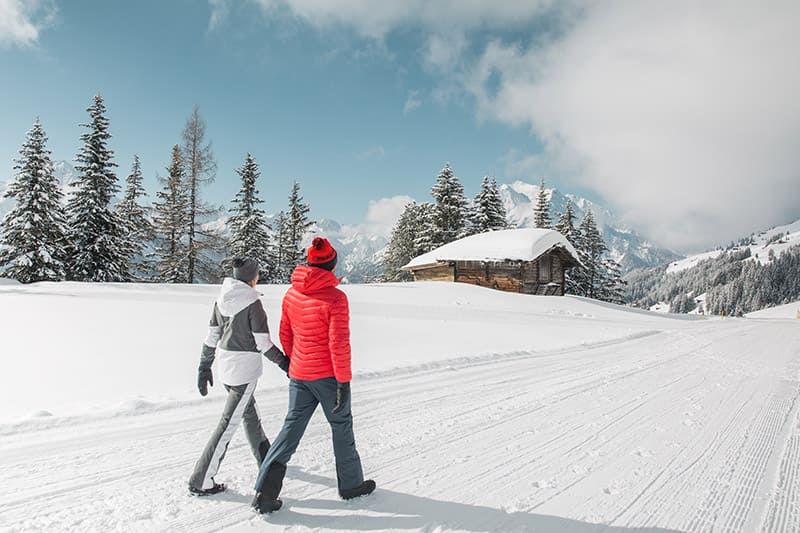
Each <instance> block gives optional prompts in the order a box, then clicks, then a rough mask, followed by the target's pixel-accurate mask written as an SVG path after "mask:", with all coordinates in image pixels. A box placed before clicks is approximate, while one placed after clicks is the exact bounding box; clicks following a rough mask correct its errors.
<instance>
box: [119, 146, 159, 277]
mask: <svg viewBox="0 0 800 533" xmlns="http://www.w3.org/2000/svg"><path fill="white" fill-rule="evenodd" d="M142 181H143V178H142V164H141V162H140V161H139V156H138V155H134V156H133V167H132V168H131V173H130V174H128V177H127V178H126V180H125V182H126V187H125V195H124V196H123V197H122V200H121V201H120V202H119V203H118V204H117V214H118V215H119V217H120V218H121V219H122V222H123V223H124V225H125V235H126V245H127V246H126V249H125V256H126V258H127V262H128V278H129V279H131V280H137V281H140V280H144V279H146V278H147V277H148V274H150V266H149V264H148V263H149V262H148V260H147V258H146V257H145V256H144V252H145V247H146V246H147V244H148V243H150V242H151V241H152V240H153V239H154V238H155V230H154V228H153V223H152V221H151V220H150V211H149V208H147V207H145V206H144V205H142V204H141V203H140V199H144V198H147V191H146V190H145V188H144V185H143V184H142Z"/></svg>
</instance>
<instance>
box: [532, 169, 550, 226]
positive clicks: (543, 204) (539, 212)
mask: <svg viewBox="0 0 800 533" xmlns="http://www.w3.org/2000/svg"><path fill="white" fill-rule="evenodd" d="M550 208H551V206H550V199H549V198H548V197H547V191H546V190H545V188H544V178H542V181H541V183H540V184H539V192H538V193H537V194H536V205H535V206H534V208H533V222H534V224H536V227H537V228H543V229H549V228H550V226H551V220H550Z"/></svg>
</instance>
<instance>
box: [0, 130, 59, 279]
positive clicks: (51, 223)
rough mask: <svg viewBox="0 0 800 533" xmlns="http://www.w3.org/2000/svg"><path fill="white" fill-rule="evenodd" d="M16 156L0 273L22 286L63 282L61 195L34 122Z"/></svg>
mask: <svg viewBox="0 0 800 533" xmlns="http://www.w3.org/2000/svg"><path fill="white" fill-rule="evenodd" d="M19 154H20V157H19V159H17V160H16V161H15V164H14V171H15V176H14V181H13V182H12V183H11V185H10V186H9V188H8V190H7V191H6V192H5V194H4V195H3V196H4V197H5V198H10V199H12V200H14V201H15V205H14V207H13V208H12V209H11V211H10V212H9V213H8V214H7V215H6V216H5V217H4V218H3V221H2V224H0V268H2V270H3V275H4V276H7V277H10V278H13V279H16V280H17V281H20V282H22V283H32V282H35V281H60V280H63V279H64V278H65V276H66V265H65V260H66V254H67V235H66V232H67V230H66V222H65V217H64V210H63V207H62V206H61V200H62V193H61V188H60V185H59V182H58V179H56V177H55V176H54V175H53V162H52V160H51V159H50V150H48V149H47V135H46V134H45V131H44V128H43V127H42V123H41V122H40V121H39V119H36V122H34V124H33V128H31V130H30V131H29V132H28V133H27V136H26V139H25V143H24V144H23V145H22V148H21V149H20V151H19Z"/></svg>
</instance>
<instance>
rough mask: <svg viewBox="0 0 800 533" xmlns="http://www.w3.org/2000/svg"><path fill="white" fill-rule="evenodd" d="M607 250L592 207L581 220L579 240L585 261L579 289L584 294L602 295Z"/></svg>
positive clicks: (580, 251)
mask: <svg viewBox="0 0 800 533" xmlns="http://www.w3.org/2000/svg"><path fill="white" fill-rule="evenodd" d="M607 251H608V247H607V246H606V243H605V241H603V237H602V235H600V231H599V230H598V229H597V225H596V224H595V221H594V214H593V213H592V210H591V209H590V210H589V211H587V212H586V216H585V217H584V219H583V222H581V225H580V238H579V240H578V255H579V256H580V260H581V262H582V263H583V268H581V269H580V273H579V278H578V287H579V289H578V290H579V291H580V293H581V294H582V295H583V296H587V297H589V298H597V297H598V296H599V295H600V292H601V287H602V286H603V283H604V276H603V263H602V260H603V255H604V254H605V253H606V252H607ZM573 270H575V269H573Z"/></svg>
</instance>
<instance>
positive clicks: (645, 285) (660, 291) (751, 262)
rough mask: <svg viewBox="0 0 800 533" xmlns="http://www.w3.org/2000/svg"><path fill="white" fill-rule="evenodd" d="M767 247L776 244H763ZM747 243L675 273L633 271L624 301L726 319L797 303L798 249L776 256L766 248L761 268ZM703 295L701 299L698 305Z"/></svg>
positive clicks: (662, 269)
mask: <svg viewBox="0 0 800 533" xmlns="http://www.w3.org/2000/svg"><path fill="white" fill-rule="evenodd" d="M779 239H780V237H779V238H778V239H777V240H779ZM772 242H776V239H775V238H773V239H771V240H770V241H768V243H767V244H771V243H772ZM753 243H754V241H753V239H752V238H750V237H748V238H746V239H742V240H740V241H739V244H733V245H730V246H729V247H728V248H727V249H726V250H724V251H722V253H720V255H718V256H717V257H712V258H708V259H704V260H702V261H699V262H698V263H697V264H696V265H694V266H692V267H691V268H688V269H686V270H682V271H680V272H674V273H667V272H666V268H665V267H659V268H654V269H646V270H638V271H633V272H631V273H630V274H628V275H627V276H626V280H627V281H628V286H627V291H626V294H625V299H626V301H627V302H628V303H630V304H631V305H633V306H635V307H642V308H645V309H647V308H649V307H651V306H653V305H655V304H656V303H659V302H667V303H669V305H670V312H672V313H690V312H693V311H695V312H698V313H701V314H713V315H727V316H731V315H733V316H742V315H743V314H745V313H750V312H752V311H757V310H759V309H764V308H766V307H772V306H775V305H781V304H786V303H790V302H793V301H797V300H800V246H792V247H791V248H788V249H786V250H784V251H783V252H782V253H780V254H775V253H774V251H773V250H772V249H770V250H769V252H768V253H767V262H766V263H763V264H762V263H761V262H760V261H758V260H757V259H759V258H758V257H753V252H752V251H751V248H749V245H751V244H753ZM740 246H747V247H745V248H741V247H740ZM765 246H766V245H765ZM703 294H705V299H704V300H700V301H698V297H699V296H701V295H703Z"/></svg>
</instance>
